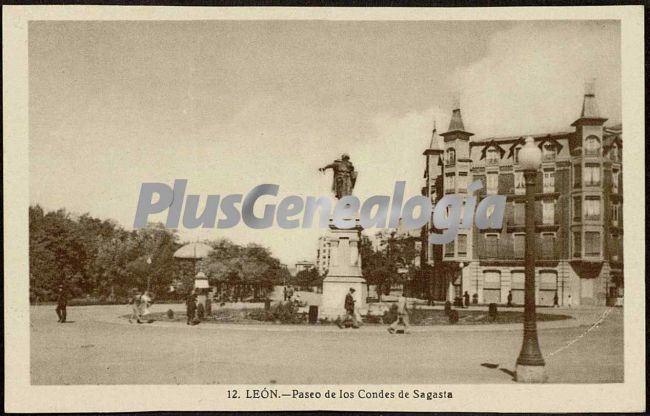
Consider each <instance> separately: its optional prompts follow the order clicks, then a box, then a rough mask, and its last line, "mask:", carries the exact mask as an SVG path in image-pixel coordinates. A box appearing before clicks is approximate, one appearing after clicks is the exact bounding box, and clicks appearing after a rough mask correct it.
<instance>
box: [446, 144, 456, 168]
mask: <svg viewBox="0 0 650 416" xmlns="http://www.w3.org/2000/svg"><path fill="white" fill-rule="evenodd" d="M455 163H456V150H454V149H453V148H451V149H447V165H453V164H455Z"/></svg>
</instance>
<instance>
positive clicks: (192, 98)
mask: <svg viewBox="0 0 650 416" xmlns="http://www.w3.org/2000/svg"><path fill="white" fill-rule="evenodd" d="M620 62H621V51H620V25H619V23H618V22H614V21H598V22H592V21H556V22H536V21H530V22H516V21H501V22H487V21H486V22H481V21H465V22H444V21H414V22H395V21H393V22H355V21H346V22H333V21H196V22H137V21H128V22H127V21H124V22H51V21H50V22H31V23H30V28H29V100H30V107H29V120H30V138H29V140H30V143H29V158H30V201H31V203H32V204H40V205H41V206H43V207H44V208H46V209H58V208H66V209H67V210H68V211H71V212H73V213H79V214H81V213H86V212H87V213H89V214H91V215H93V216H96V217H99V218H103V219H113V220H115V221H117V222H118V223H120V224H121V225H122V226H123V227H125V228H127V229H130V228H131V227H132V225H133V220H134V217H135V211H136V207H137V202H138V196H139V192H140V187H141V184H142V183H143V182H162V183H166V184H169V185H170V186H171V185H172V183H173V181H174V179H181V178H182V179H187V180H188V192H187V193H192V194H199V195H202V196H204V198H203V199H202V201H205V196H206V195H208V194H218V195H221V196H222V197H223V196H225V195H228V194H233V193H243V194H246V193H247V192H248V191H249V190H250V189H251V188H253V187H254V186H256V185H259V184H262V183H275V184H278V185H280V195H279V196H278V197H277V198H275V199H273V198H271V199H268V200H266V199H265V200H262V202H263V201H268V202H276V203H277V202H279V201H280V199H281V198H282V197H283V196H286V195H291V194H296V195H301V196H308V195H309V196H320V195H328V194H329V192H330V185H331V171H330V172H329V173H328V174H327V175H324V174H321V173H319V172H318V168H319V167H322V166H324V165H326V164H328V163H330V162H331V161H332V160H334V159H336V158H338V157H339V156H340V154H341V153H349V154H350V156H351V160H352V162H353V163H354V165H355V167H356V169H357V170H358V171H359V178H358V181H357V185H356V188H355V190H354V194H355V195H357V196H358V197H359V198H360V199H361V200H362V201H363V200H364V199H367V198H368V197H370V196H372V195H378V194H381V195H392V190H393V186H394V183H395V181H398V180H403V181H406V195H407V196H411V195H419V193H420V188H421V186H422V181H423V179H422V174H423V171H424V156H422V152H423V150H424V149H425V148H426V146H428V144H429V141H430V137H431V129H432V126H433V123H434V121H435V123H436V125H437V128H438V131H439V132H442V131H446V130H447V127H448V125H449V119H450V116H451V110H452V107H454V106H455V104H456V103H460V107H461V110H462V114H463V120H464V123H465V127H466V129H467V130H469V131H470V132H472V133H475V134H476V136H475V138H477V139H481V138H484V137H490V136H508V135H526V134H537V133H545V132H556V131H570V130H571V126H570V124H571V123H572V122H573V121H574V120H575V119H576V118H578V116H579V112H580V109H581V103H582V95H583V93H584V85H585V82H587V81H590V80H592V79H595V80H596V81H595V85H596V96H597V98H598V103H599V107H600V110H601V113H602V114H603V115H604V116H605V117H607V118H608V119H609V120H608V122H607V124H608V125H612V124H616V123H619V122H620V120H621V65H620ZM165 218H166V215H161V216H152V217H150V219H151V220H161V221H164V220H165ZM178 231H179V235H180V237H181V240H183V241H194V240H197V239H215V238H221V237H226V238H229V239H231V240H233V241H235V242H237V243H242V244H245V243H249V242H255V243H259V244H262V245H264V246H267V247H269V248H270V249H271V250H272V252H273V253H274V255H276V256H278V257H279V258H280V259H281V261H283V262H284V263H286V264H288V265H293V264H294V263H295V262H296V261H297V260H300V259H310V260H315V257H316V248H317V238H318V236H319V235H321V234H322V233H323V231H324V230H321V229H318V228H316V227H314V228H310V229H293V230H283V229H280V228H278V227H274V228H272V229H267V230H252V229H249V228H247V227H246V226H245V225H244V224H243V223H242V224H240V225H239V226H237V227H235V228H232V229H226V230H222V229H193V230H189V229H184V228H180V229H179V230H178ZM372 231H376V230H366V232H372Z"/></svg>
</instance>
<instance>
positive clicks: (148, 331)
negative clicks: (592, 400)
mask: <svg viewBox="0 0 650 416" xmlns="http://www.w3.org/2000/svg"><path fill="white" fill-rule="evenodd" d="M169 307H170V305H154V308H153V311H154V312H163V311H166V310H167V309H169ZM173 308H174V309H175V310H181V308H180V305H175V306H173ZM555 311H557V313H564V314H571V315H572V316H574V317H575V318H576V319H572V320H566V321H556V322H544V323H541V324H540V334H539V335H540V344H541V349H542V352H543V354H544V355H545V357H546V363H547V370H548V374H549V381H550V382H554V383H607V382H622V381H623V310H622V309H621V308H616V309H612V310H611V311H610V313H609V314H607V316H606V318H605V319H604V320H603V321H602V323H600V324H599V325H598V327H596V328H594V329H593V330H590V331H589V332H587V333H586V334H585V335H584V336H582V337H581V338H578V337H580V335H581V334H584V333H585V332H586V331H587V329H588V328H589V327H590V326H591V324H593V323H594V322H596V321H597V320H598V319H599V317H602V316H603V313H604V312H606V308H604V307H592V308H575V309H573V310H568V309H557V310H555ZM545 312H547V310H545ZM126 313H128V308H127V307H126V306H83V307H81V306H80V307H69V308H68V317H69V319H70V320H71V321H72V322H70V323H66V324H59V323H57V322H56V314H55V313H54V306H47V305H41V306H33V307H32V308H31V358H32V359H31V377H32V383H33V384H256V383H262V384H266V383H277V384H293V383H296V384H311V383H314V384H315V383H318V384H321V383H322V384H339V383H340V384H343V383H349V384H357V383H359V384H360V383H369V384H392V383H395V384H399V383H409V384H420V383H422V384H432V383H433V384H435V383H450V384H453V383H513V380H512V371H513V370H514V368H515V360H516V357H517V355H518V352H519V348H520V347H521V338H522V332H521V330H519V329H517V326H519V327H520V325H517V326H513V325H480V326H462V327H461V326H447V325H444V326H430V327H414V330H413V332H412V333H410V334H407V335H390V334H388V333H387V332H386V328H385V326H381V325H367V326H364V327H362V328H361V329H359V330H353V329H348V330H340V329H338V328H336V327H334V326H320V325H318V326H309V325H293V326H292V325H230V324H203V325H198V326H195V327H190V326H186V325H183V324H178V323H176V322H164V321H161V322H154V323H152V324H143V325H137V324H129V323H128V322H127V321H126V320H125V319H124V318H122V317H121V316H123V315H125V314H126ZM576 339H577V341H576V342H574V343H572V344H571V342H572V341H575V340H576ZM569 344H570V345H569ZM567 345H568V347H566V348H565V349H562V350H560V349H561V348H563V347H565V346H567ZM558 350H560V351H559V352H557V353H555V354H553V355H552V356H549V354H552V353H553V352H555V351H558Z"/></svg>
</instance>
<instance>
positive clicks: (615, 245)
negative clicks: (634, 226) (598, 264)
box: [609, 234, 619, 261]
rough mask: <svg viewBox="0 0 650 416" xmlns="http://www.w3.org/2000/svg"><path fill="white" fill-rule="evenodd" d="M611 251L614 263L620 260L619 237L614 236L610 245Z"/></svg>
mask: <svg viewBox="0 0 650 416" xmlns="http://www.w3.org/2000/svg"><path fill="white" fill-rule="evenodd" d="M609 251H610V254H611V256H612V259H613V260H614V261H617V260H618V255H619V236H618V235H616V234H612V236H611V240H610V243H609Z"/></svg>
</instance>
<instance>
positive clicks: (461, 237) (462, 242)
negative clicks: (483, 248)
mask: <svg viewBox="0 0 650 416" xmlns="http://www.w3.org/2000/svg"><path fill="white" fill-rule="evenodd" d="M466 255H467V235H466V234H458V256H459V257H461V256H466Z"/></svg>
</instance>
